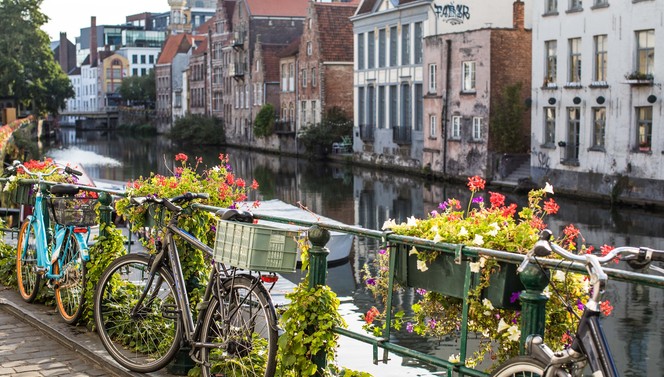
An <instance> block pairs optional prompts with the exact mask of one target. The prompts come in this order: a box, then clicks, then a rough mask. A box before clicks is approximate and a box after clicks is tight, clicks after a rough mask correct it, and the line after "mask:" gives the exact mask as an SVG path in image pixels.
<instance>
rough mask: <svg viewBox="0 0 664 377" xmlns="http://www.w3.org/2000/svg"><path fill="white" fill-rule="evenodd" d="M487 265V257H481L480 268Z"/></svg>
mask: <svg viewBox="0 0 664 377" xmlns="http://www.w3.org/2000/svg"><path fill="white" fill-rule="evenodd" d="M485 264H486V258H485V257H480V267H482V268H484V265H485Z"/></svg>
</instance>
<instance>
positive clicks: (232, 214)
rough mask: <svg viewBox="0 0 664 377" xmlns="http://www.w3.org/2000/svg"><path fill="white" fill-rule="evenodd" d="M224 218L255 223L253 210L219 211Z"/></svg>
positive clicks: (219, 214) (218, 213)
mask: <svg viewBox="0 0 664 377" xmlns="http://www.w3.org/2000/svg"><path fill="white" fill-rule="evenodd" d="M217 216H220V217H221V219H222V220H231V221H239V222H242V223H253V222H254V215H252V214H251V212H247V211H242V210H239V209H229V210H220V211H218V212H217Z"/></svg>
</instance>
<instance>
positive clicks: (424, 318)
mask: <svg viewBox="0 0 664 377" xmlns="http://www.w3.org/2000/svg"><path fill="white" fill-rule="evenodd" d="M484 186H485V181H484V180H483V179H481V178H480V177H471V178H469V183H468V187H469V188H470V191H471V196H470V200H469V203H468V205H467V207H466V208H465V209H463V208H462V205H461V202H460V201H459V200H457V199H448V200H446V201H444V202H443V203H441V204H440V206H439V211H438V210H436V211H433V212H432V213H431V214H430V215H429V216H428V217H427V218H425V219H416V218H414V217H411V218H409V219H408V220H407V222H405V223H401V224H397V223H396V222H394V221H393V220H388V221H387V222H386V223H385V224H384V226H383V229H385V230H390V231H393V232H395V233H396V234H399V235H406V236H412V237H418V238H423V239H427V240H431V241H434V242H436V243H440V244H441V246H443V247H445V246H446V244H453V245H456V247H457V248H460V247H475V248H484V249H494V250H502V251H507V252H514V253H519V254H525V253H526V252H527V251H528V250H530V249H531V248H532V246H533V245H534V243H535V242H536V241H537V239H538V234H539V232H540V231H541V230H542V229H544V228H546V224H545V222H544V220H545V218H546V216H548V215H554V214H556V213H557V212H558V210H559V209H560V207H559V206H558V204H557V203H556V202H555V201H554V199H553V198H549V197H547V196H548V195H552V194H553V188H552V187H551V186H550V185H548V184H547V185H546V187H545V188H542V189H536V190H532V191H530V193H529V194H528V205H527V206H525V207H523V208H521V209H518V207H517V205H516V204H509V205H507V204H505V197H504V196H503V195H502V194H499V193H495V192H489V193H488V194H487V195H480V194H481V193H482V191H483V190H484ZM485 198H487V199H488V200H486V202H485ZM579 238H581V237H580V233H579V230H578V229H577V228H575V227H574V226H573V225H569V226H568V227H567V228H565V230H564V235H563V236H562V237H561V238H560V239H559V240H557V241H556V242H558V243H559V244H562V245H564V246H565V247H566V248H568V249H570V250H575V251H577V252H583V253H585V252H593V251H594V248H593V247H586V246H585V245H583V244H578V243H577V241H578V239H579ZM403 249H404V248H403V247H400V248H399V247H398V248H397V253H399V254H397V271H396V272H395V280H396V281H397V282H399V281H401V282H402V283H404V284H405V285H407V286H413V287H417V289H416V290H415V302H414V303H413V304H412V305H411V308H410V310H409V311H408V310H406V311H405V312H404V311H401V312H398V313H394V314H393V316H392V318H395V320H393V321H392V323H391V324H390V325H391V326H392V327H393V328H395V329H397V330H400V329H401V330H402V331H407V332H411V333H416V334H419V335H422V336H428V337H438V338H446V339H450V338H452V339H453V338H455V337H458V336H459V329H460V328H461V313H462V304H463V298H464V297H463V294H464V290H463V280H464V278H465V271H466V267H469V268H468V270H470V273H471V274H472V275H471V282H473V284H472V285H471V289H470V290H469V291H468V297H466V299H467V302H468V305H469V309H468V321H467V325H468V331H469V332H473V333H476V334H477V335H478V338H479V339H480V346H479V348H478V349H477V350H476V351H475V353H474V354H473V355H472V356H470V357H467V358H466V360H462V361H461V362H463V364H464V365H466V366H468V367H475V366H477V365H478V364H479V363H481V362H482V360H483V359H484V358H485V356H487V355H490V358H491V360H495V361H497V362H500V361H502V360H505V359H506V358H508V357H511V356H515V355H517V354H518V351H519V340H520V336H521V332H520V320H521V315H520V312H519V310H518V309H519V305H518V302H519V295H520V294H521V290H522V289H523V288H522V286H521V285H520V282H515V281H514V280H510V279H513V278H514V277H516V273H515V268H514V266H512V265H510V264H502V263H499V262H498V261H497V260H495V259H493V258H489V257H484V256H481V257H477V258H476V257H472V258H470V260H467V261H462V264H460V265H458V264H456V263H455V262H454V258H455V255H453V254H448V253H443V252H441V251H438V250H432V249H425V248H424V247H419V246H415V247H412V246H411V247H410V250H408V251H407V254H408V255H406V251H405V250H403ZM608 250H610V247H609V246H606V245H605V246H603V247H602V251H603V252H605V251H608ZM404 261H406V263H404ZM377 263H378V266H377V267H375V268H371V267H369V266H367V267H365V269H364V274H365V278H366V283H367V287H368V289H369V290H370V291H371V292H372V293H373V294H374V295H376V296H377V298H381V297H382V298H385V297H386V296H387V289H388V287H389V285H388V283H387V282H388V279H389V276H390V273H391V272H390V269H389V268H388V266H389V253H388V252H387V251H385V250H381V252H380V253H378V258H377ZM550 275H551V279H550V284H549V286H548V287H547V289H546V290H545V291H544V294H546V295H550V297H551V300H550V302H549V303H548V305H547V308H546V334H545V338H546V341H547V342H549V343H550V344H552V345H553V346H554V348H556V349H559V348H562V347H563V346H566V345H569V344H571V341H572V338H571V334H570V333H569V332H568V329H571V328H574V324H575V320H576V317H575V315H580V314H581V310H582V309H583V308H582V306H581V305H580V304H578V303H580V302H582V299H583V297H584V295H585V294H586V293H587V289H588V282H587V281H586V280H585V279H584V278H585V276H584V275H580V274H577V273H571V272H569V273H568V272H564V271H556V272H553V273H551V274H550ZM510 281H511V282H510ZM398 289H401V288H398ZM553 292H555V293H556V294H555V295H552V294H551V293H553ZM558 300H561V301H558ZM383 302H384V301H383ZM561 302H564V303H565V305H563V304H562V303H561ZM570 303H571V305H570ZM603 308H604V309H605V310H604V312H605V314H606V315H608V313H610V309H611V306H610V303H608V302H604V303H603ZM385 314H386V310H385V309H384V308H383V310H382V311H381V310H378V309H377V308H372V309H371V310H370V311H369V312H368V313H367V315H366V316H365V320H366V321H367V324H366V325H365V329H366V330H367V331H370V332H372V333H373V334H374V335H377V336H381V334H382V331H383V330H384V329H385V327H386V326H387V324H386V323H385V322H384V319H385ZM453 359H454V355H452V356H451V357H450V360H453ZM455 361H456V359H455Z"/></svg>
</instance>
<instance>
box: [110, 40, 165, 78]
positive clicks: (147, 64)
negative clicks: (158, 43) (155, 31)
mask: <svg viewBox="0 0 664 377" xmlns="http://www.w3.org/2000/svg"><path fill="white" fill-rule="evenodd" d="M160 52H161V47H122V48H120V49H119V50H118V51H117V53H118V54H120V55H122V56H124V57H125V58H127V60H129V76H147V75H148V74H149V73H150V70H151V69H154V66H155V64H156V63H157V59H158V58H159V53H160Z"/></svg>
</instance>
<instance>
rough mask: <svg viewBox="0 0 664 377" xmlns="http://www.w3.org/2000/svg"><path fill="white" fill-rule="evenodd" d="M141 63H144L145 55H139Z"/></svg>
mask: <svg viewBox="0 0 664 377" xmlns="http://www.w3.org/2000/svg"><path fill="white" fill-rule="evenodd" d="M141 64H145V55H141Z"/></svg>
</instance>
